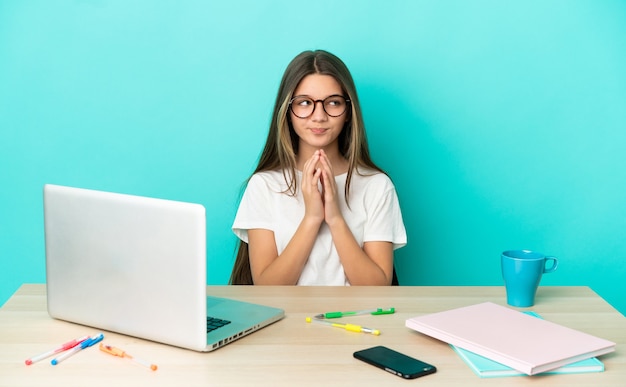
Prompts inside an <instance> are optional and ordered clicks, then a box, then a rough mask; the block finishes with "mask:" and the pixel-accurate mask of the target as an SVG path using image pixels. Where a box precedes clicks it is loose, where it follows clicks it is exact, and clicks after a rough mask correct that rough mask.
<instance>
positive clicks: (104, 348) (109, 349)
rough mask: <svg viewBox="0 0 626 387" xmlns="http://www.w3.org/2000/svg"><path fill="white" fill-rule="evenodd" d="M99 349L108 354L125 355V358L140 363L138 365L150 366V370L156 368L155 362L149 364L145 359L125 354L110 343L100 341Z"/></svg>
mask: <svg viewBox="0 0 626 387" xmlns="http://www.w3.org/2000/svg"><path fill="white" fill-rule="evenodd" d="M100 350H101V351H102V352H106V353H108V354H109V355H113V356H117V357H125V358H127V359H131V360H132V361H134V362H135V363H137V364H140V365H142V366H144V367H148V368H150V369H151V370H152V371H156V370H157V366H156V364H150V363H148V362H147V361H144V360H141V359H138V358H136V357H133V356H131V355H129V354H127V353H126V352H125V351H123V350H121V349H119V348H116V347H112V346H110V345H104V344H102V343H100Z"/></svg>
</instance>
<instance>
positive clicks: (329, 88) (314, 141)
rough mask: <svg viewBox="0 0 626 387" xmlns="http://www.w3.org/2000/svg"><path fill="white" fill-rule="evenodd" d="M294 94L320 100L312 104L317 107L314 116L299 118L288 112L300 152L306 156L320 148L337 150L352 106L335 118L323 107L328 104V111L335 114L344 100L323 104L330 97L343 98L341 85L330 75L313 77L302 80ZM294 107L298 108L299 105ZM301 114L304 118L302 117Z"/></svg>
mask: <svg viewBox="0 0 626 387" xmlns="http://www.w3.org/2000/svg"><path fill="white" fill-rule="evenodd" d="M293 95H294V97H300V96H303V97H308V98H309V99H310V100H312V101H318V102H313V104H314V105H315V109H314V110H313V114H311V115H310V116H308V117H306V118H300V117H298V116H296V115H295V114H294V111H293V110H292V109H290V110H289V114H290V115H291V123H292V125H293V129H294V130H295V132H296V134H297V135H298V137H299V138H300V146H299V149H300V152H304V153H305V154H307V153H312V152H314V151H315V150H317V149H328V148H332V147H338V140H337V138H338V137H339V134H340V133H341V131H342V130H343V127H344V124H345V123H346V119H347V117H348V111H347V109H348V108H349V106H346V111H345V112H344V113H343V114H341V115H339V116H337V117H332V116H331V115H329V114H328V113H327V112H326V111H325V110H324V107H323V106H322V105H323V104H326V105H327V107H326V110H328V111H329V112H330V113H331V114H332V115H335V113H336V109H337V106H338V105H339V104H340V103H341V99H339V100H337V101H334V100H333V99H328V100H326V102H325V103H322V102H320V101H323V100H325V99H326V98H327V97H330V96H337V95H339V96H343V95H344V93H343V90H342V89H341V85H340V84H339V82H337V80H335V78H333V77H332V76H330V75H321V74H310V75H307V76H306V77H304V78H302V80H301V81H300V84H299V85H298V87H297V88H296V90H295V91H294V94H293ZM296 102H298V101H297V100H296V101H294V102H293V103H294V104H295V103H296ZM309 102H310V101H309ZM305 103H306V102H305ZM292 108H293V109H297V107H296V106H293V107H292ZM300 115H301V116H302V114H300Z"/></svg>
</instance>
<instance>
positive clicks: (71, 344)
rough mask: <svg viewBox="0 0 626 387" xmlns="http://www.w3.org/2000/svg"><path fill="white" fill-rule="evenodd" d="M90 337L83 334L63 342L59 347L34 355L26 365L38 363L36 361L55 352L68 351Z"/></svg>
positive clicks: (27, 360)
mask: <svg viewBox="0 0 626 387" xmlns="http://www.w3.org/2000/svg"><path fill="white" fill-rule="evenodd" d="M88 338H89V336H83V337H81V338H78V339H74V340H71V341H68V342H67V343H65V344H61V346H59V347H58V348H55V349H52V350H50V351H48V352H44V353H42V354H40V355H37V356H33V357H31V358H30V359H26V365H31V364H33V363H36V362H38V361H40V360H43V359H45V358H47V357H50V356H52V355H54V354H57V353H59V352H63V351H67V350H68V349H72V348H74V347H75V346H77V345H78V344H80V343H82V342H83V341H85V340H87V339H88Z"/></svg>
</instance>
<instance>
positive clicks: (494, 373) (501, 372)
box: [450, 312, 604, 378]
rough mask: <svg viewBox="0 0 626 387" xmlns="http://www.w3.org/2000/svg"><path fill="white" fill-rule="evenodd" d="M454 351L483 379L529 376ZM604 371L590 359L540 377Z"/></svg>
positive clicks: (484, 359)
mask: <svg viewBox="0 0 626 387" xmlns="http://www.w3.org/2000/svg"><path fill="white" fill-rule="evenodd" d="M524 313H526V314H529V315H531V316H535V317H538V318H541V316H539V315H538V314H537V313H535V312H524ZM450 346H451V347H452V349H454V350H455V351H456V353H458V354H459V356H460V357H461V359H463V361H465V363H467V365H468V366H469V367H470V368H471V369H472V371H474V373H475V374H476V375H478V376H480V377H481V378H497V377H503V376H528V375H526V374H525V373H523V372H519V371H517V370H515V369H513V368H510V367H507V366H505V365H504V364H500V363H498V362H495V361H493V360H490V359H487V358H486V357H483V356H480V355H477V354H475V353H473V352H470V351H467V350H465V349H462V348H459V347H456V346H454V345H450ZM602 371H604V363H602V362H601V361H600V360H598V359H597V358H595V357H592V358H590V359H586V360H582V361H578V362H575V363H571V364H568V365H565V366H563V367H559V368H556V369H554V370H551V371H547V372H544V373H543V374H539V375H549V374H577V373H588V372H602Z"/></svg>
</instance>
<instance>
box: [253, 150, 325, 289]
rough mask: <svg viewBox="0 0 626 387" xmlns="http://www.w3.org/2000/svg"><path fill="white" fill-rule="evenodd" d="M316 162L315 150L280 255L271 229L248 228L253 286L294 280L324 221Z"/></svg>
mask: <svg viewBox="0 0 626 387" xmlns="http://www.w3.org/2000/svg"><path fill="white" fill-rule="evenodd" d="M318 161H319V154H317V153H316V154H315V155H314V156H313V157H311V159H309V160H308V161H307V162H306V163H305V164H304V167H303V169H302V196H303V198H304V203H305V211H304V217H303V218H302V221H301V222H300V225H299V226H298V228H297V230H296V232H295V233H294V235H293V237H292V238H291V240H290V241H289V243H288V244H287V246H286V247H285V250H284V251H283V252H282V254H280V255H278V251H277V249H276V239H275V237H274V232H273V231H270V230H265V229H253V230H248V240H249V243H248V251H249V255H250V270H251V272H252V278H253V280H254V284H255V285H295V284H297V283H298V279H299V278H300V275H301V274H302V270H303V269H304V265H305V264H306V262H307V260H308V259H309V255H310V254H311V250H312V249H313V245H314V244H315V240H316V239H317V234H318V233H319V229H320V226H321V224H322V222H323V221H324V205H323V203H322V195H321V193H320V191H319V188H318V182H319V181H320V176H321V174H322V171H321V170H320V168H316V164H317V162H318Z"/></svg>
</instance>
